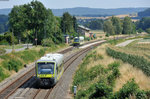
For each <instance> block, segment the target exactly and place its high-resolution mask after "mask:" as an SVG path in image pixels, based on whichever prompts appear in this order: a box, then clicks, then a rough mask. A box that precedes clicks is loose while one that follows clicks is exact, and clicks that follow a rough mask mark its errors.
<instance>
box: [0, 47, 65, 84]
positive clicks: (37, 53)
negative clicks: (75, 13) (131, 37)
mask: <svg viewBox="0 0 150 99" xmlns="http://www.w3.org/2000/svg"><path fill="white" fill-rule="evenodd" d="M64 47H66V45H65V44H61V45H57V46H53V47H40V46H38V47H35V48H31V49H28V50H24V51H19V52H12V53H9V54H5V55H1V56H0V60H1V61H0V81H2V80H4V79H5V78H7V77H8V76H10V75H11V73H12V71H15V72H18V71H19V70H20V69H22V68H23V67H24V65H25V64H29V63H31V62H34V61H36V60H37V59H39V58H40V57H42V56H43V55H44V54H45V53H49V52H54V51H56V50H58V49H60V48H64Z"/></svg>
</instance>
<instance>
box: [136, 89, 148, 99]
mask: <svg viewBox="0 0 150 99" xmlns="http://www.w3.org/2000/svg"><path fill="white" fill-rule="evenodd" d="M136 99H147V96H146V92H145V91H143V90H137V93H136Z"/></svg>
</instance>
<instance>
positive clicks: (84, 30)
mask: <svg viewBox="0 0 150 99" xmlns="http://www.w3.org/2000/svg"><path fill="white" fill-rule="evenodd" d="M78 33H79V34H80V35H82V36H85V37H90V29H89V28H87V27H85V26H82V25H78Z"/></svg>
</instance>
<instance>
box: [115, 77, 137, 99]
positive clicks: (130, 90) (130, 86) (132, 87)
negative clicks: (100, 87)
mask: <svg viewBox="0 0 150 99" xmlns="http://www.w3.org/2000/svg"><path fill="white" fill-rule="evenodd" d="M138 88H139V87H138V85H137V84H136V83H135V81H134V79H132V80H130V81H128V82H127V83H126V84H124V85H123V87H122V88H121V89H120V90H119V92H118V93H117V98H118V99H125V98H129V96H130V95H133V94H136V93H137V90H138Z"/></svg>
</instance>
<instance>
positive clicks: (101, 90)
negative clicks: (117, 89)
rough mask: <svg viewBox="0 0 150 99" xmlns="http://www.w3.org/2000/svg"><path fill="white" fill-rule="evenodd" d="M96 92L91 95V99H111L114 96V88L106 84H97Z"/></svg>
mask: <svg viewBox="0 0 150 99" xmlns="http://www.w3.org/2000/svg"><path fill="white" fill-rule="evenodd" d="M95 87H96V91H95V92H94V93H93V94H91V96H90V99H93V98H109V97H111V96H112V87H110V86H108V85H106V84H105V83H98V84H96V86H95Z"/></svg>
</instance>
